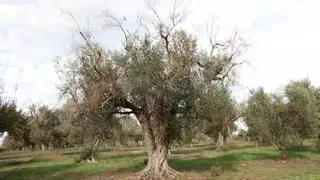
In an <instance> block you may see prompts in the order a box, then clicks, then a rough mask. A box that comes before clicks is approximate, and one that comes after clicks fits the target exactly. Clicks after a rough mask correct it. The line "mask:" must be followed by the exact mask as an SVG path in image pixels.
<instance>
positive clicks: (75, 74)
mask: <svg viewBox="0 0 320 180" xmlns="http://www.w3.org/2000/svg"><path fill="white" fill-rule="evenodd" d="M150 9H151V11H152V13H153V15H154V17H156V20H154V21H152V25H154V26H152V27H153V29H152V30H150V31H143V32H139V31H134V32H132V33H131V32H130V31H127V30H125V29H124V28H123V24H122V23H123V22H122V21H120V20H119V19H118V18H115V16H111V14H110V13H109V12H105V15H106V18H107V19H108V21H107V22H108V25H111V26H112V27H116V28H118V29H119V30H120V32H122V33H123V34H124V37H125V43H124V47H123V49H119V50H116V51H111V50H109V49H108V48H107V47H103V46H102V45H101V44H99V43H97V42H96V40H95V39H94V38H92V36H88V34H87V33H85V32H84V31H82V30H81V28H79V34H80V36H81V37H82V38H83V40H84V43H83V44H82V45H81V46H80V47H79V48H78V51H77V52H76V54H75V55H74V57H73V58H70V59H68V61H67V62H66V63H65V65H64V66H62V67H64V68H62V71H60V72H61V73H60V75H61V77H63V79H64V83H62V85H61V87H63V88H61V89H62V90H70V89H72V88H70V87H76V91H72V92H73V93H74V92H75V94H77V95H76V96H74V97H79V98H78V99H81V101H82V102H83V103H84V104H87V105H88V108H90V109H93V110H94V111H97V110H103V111H105V113H104V116H105V120H106V121H108V120H110V119H111V118H113V117H118V116H121V115H127V114H133V115H135V116H136V118H137V119H138V121H139V123H140V124H141V126H142V129H143V132H144V140H145V143H146V146H147V152H148V163H147V167H146V168H145V169H144V170H143V171H142V172H141V173H139V174H138V175H139V176H140V177H141V178H143V179H166V178H172V177H175V176H177V175H179V173H178V172H177V171H175V170H173V169H172V168H171V167H169V165H168V162H167V155H168V150H169V146H170V143H171V142H172V140H173V139H174V138H175V136H176V135H177V134H178V132H179V131H177V129H178V128H179V125H180V123H179V120H180V117H182V116H184V115H185V114H186V113H187V112H188V110H190V109H193V108H190V107H193V106H194V105H195V104H196V103H195V102H196V101H197V100H198V99H199V97H198V95H197V94H199V93H198V92H199V91H201V89H200V88H199V86H198V83H199V82H204V83H212V82H214V81H223V80H225V79H226V78H228V77H229V75H230V73H232V72H233V69H234V67H235V66H236V65H237V64H238V62H237V61H236V60H237V58H236V57H237V56H238V55H239V52H240V46H241V45H240V43H237V40H238V37H237V36H232V37H231V38H230V39H228V40H226V41H224V42H214V41H211V47H210V48H211V49H210V50H209V52H208V51H207V50H205V49H200V48H199V47H198V45H197V39H196V38H195V37H194V36H193V35H192V34H189V33H187V31H186V30H183V29H181V28H179V26H178V25H179V23H180V22H182V21H183V20H184V18H185V17H184V16H182V15H181V14H177V13H175V12H173V13H171V14H172V15H171V16H170V17H169V19H168V20H166V21H164V20H162V19H161V18H160V16H158V14H157V12H156V9H155V8H153V7H151V6H150ZM150 32H151V33H152V32H155V34H152V35H151V33H150ZM68 92H70V91H68Z"/></svg>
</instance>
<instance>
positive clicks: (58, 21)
mask: <svg viewBox="0 0 320 180" xmlns="http://www.w3.org/2000/svg"><path fill="white" fill-rule="evenodd" d="M158 1H159V0H158ZM159 2H160V1H159ZM166 7H167V6H166V3H165V2H163V1H161V7H159V8H160V9H161V11H162V12H165V11H168V9H167V8H166ZM319 7H320V1H316V0H242V1H239V0H193V1H191V3H190V4H189V6H188V12H189V15H188V18H187V20H186V22H185V23H186V27H188V28H189V30H190V31H191V32H193V31H194V32H195V33H196V34H197V35H198V37H199V38H200V39H204V38H205V37H203V33H202V31H201V30H199V29H201V28H203V27H204V26H203V24H204V23H205V22H206V21H207V20H208V19H210V17H212V16H213V15H214V16H215V17H216V18H217V19H218V20H217V22H218V24H220V26H221V31H222V34H223V31H224V30H226V32H227V30H230V29H233V28H234V27H236V28H237V29H238V31H239V32H240V33H241V35H242V36H243V38H244V39H245V40H246V42H247V43H248V44H250V46H249V47H248V49H247V50H246V53H245V54H243V56H242V58H243V59H245V60H247V61H248V62H249V63H248V64H247V65H244V66H242V67H241V69H240V71H239V86H238V87H237V88H235V90H234V94H235V96H237V98H238V99H239V100H241V99H244V98H245V97H246V95H247V93H248V89H249V88H255V87H257V86H259V85H260V86H263V87H265V88H266V89H267V90H268V91H274V90H275V89H276V88H277V87H279V86H281V85H282V84H285V83H286V82H288V81H289V80H290V79H299V78H304V77H309V78H310V79H311V80H312V82H313V83H314V84H315V85H320V71H317V69H319V66H318V54H317V50H318V48H319V40H320V33H319V32H320V24H319V18H320V11H319ZM105 9H109V10H111V11H112V12H114V13H115V14H119V15H121V16H126V18H127V19H128V24H129V26H130V24H133V23H134V22H135V20H136V19H135V18H136V15H137V13H141V12H143V11H144V10H145V5H144V0H0V79H2V84H4V85H5V93H6V95H9V96H15V97H16V98H17V100H18V103H19V105H20V107H26V105H28V104H30V103H44V104H49V105H50V106H57V104H58V99H57V91H56V83H57V80H58V78H57V76H56V74H55V70H54V64H53V59H54V58H55V57H56V56H61V57H66V56H67V55H68V54H70V47H71V44H72V43H73V41H74V36H75V33H74V24H73V22H72V21H71V20H70V18H68V17H66V16H65V15H63V14H61V10H69V11H71V12H73V13H74V15H75V16H76V18H77V19H79V21H80V24H81V25H83V26H86V27H88V26H89V27H90V29H91V30H93V31H94V32H95V33H96V34H97V37H98V41H100V42H102V43H104V44H106V45H107V46H109V47H111V48H117V47H119V46H120V45H121V36H120V34H118V33H116V32H113V31H106V30H103V28H102V25H103V19H102V17H101V11H102V10H105ZM88 22H89V23H88ZM201 42H202V43H203V44H202V45H206V44H205V41H201ZM318 52H319V50H318ZM15 87H17V88H15ZM15 89H17V90H16V91H15Z"/></svg>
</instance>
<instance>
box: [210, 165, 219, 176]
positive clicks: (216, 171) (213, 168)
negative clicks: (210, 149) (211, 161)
mask: <svg viewBox="0 0 320 180" xmlns="http://www.w3.org/2000/svg"><path fill="white" fill-rule="evenodd" d="M210 172H211V174H212V176H219V175H220V174H221V172H222V167H221V166H219V165H213V166H211V168H210Z"/></svg>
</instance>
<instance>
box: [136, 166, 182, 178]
mask: <svg viewBox="0 0 320 180" xmlns="http://www.w3.org/2000/svg"><path fill="white" fill-rule="evenodd" d="M181 175H182V173H180V172H178V171H176V170H175V169H173V168H171V167H169V166H167V167H166V169H165V170H163V171H161V173H160V174H154V172H153V171H152V170H151V168H150V167H146V168H145V169H144V170H142V171H140V172H138V173H136V174H135V175H134V176H135V177H137V179H140V180H149V179H155V180H164V179H177V178H178V177H179V176H181Z"/></svg>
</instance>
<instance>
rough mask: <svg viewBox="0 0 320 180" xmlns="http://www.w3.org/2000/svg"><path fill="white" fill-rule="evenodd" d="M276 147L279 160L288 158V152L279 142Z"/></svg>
mask: <svg viewBox="0 0 320 180" xmlns="http://www.w3.org/2000/svg"><path fill="white" fill-rule="evenodd" d="M276 146H277V147H278V149H279V150H280V157H281V159H287V158H288V150H287V148H286V147H285V146H283V145H282V144H281V143H280V142H278V143H276Z"/></svg>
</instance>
